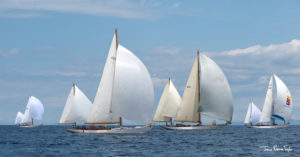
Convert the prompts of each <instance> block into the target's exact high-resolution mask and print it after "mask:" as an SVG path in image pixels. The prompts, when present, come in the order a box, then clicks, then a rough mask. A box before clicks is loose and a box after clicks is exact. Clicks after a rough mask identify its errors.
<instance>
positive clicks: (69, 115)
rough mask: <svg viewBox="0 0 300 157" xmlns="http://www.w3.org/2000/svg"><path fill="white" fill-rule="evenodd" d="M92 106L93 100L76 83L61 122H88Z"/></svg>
mask: <svg viewBox="0 0 300 157" xmlns="http://www.w3.org/2000/svg"><path fill="white" fill-rule="evenodd" d="M91 106H92V102H91V101H90V100H89V99H88V98H87V97H86V96H85V94H84V93H83V92H82V91H81V90H80V89H79V88H78V87H77V86H76V85H73V86H72V88H71V91H70V93H69V96H68V99H67V102H66V105H65V108H64V111H63V113H62V115H61V118H60V120H59V123H80V122H86V120H87V117H88V115H89V112H90V108H91Z"/></svg>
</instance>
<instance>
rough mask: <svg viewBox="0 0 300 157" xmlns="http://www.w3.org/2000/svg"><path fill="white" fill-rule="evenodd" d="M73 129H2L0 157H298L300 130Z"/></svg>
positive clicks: (298, 128)
mask: <svg viewBox="0 0 300 157" xmlns="http://www.w3.org/2000/svg"><path fill="white" fill-rule="evenodd" d="M68 127H70V126H55V125H52V126H51V125H49V126H47V125H44V126H40V127H36V128H20V127H17V126H5V125H2V126H0V156H8V157H11V156H22V157H24V156H169V157H171V156H180V157H181V156H220V157H221V156H222V157H223V156H276V157H277V156H298V157H299V156H300V126H290V127H288V128H280V129H253V128H245V127H244V126H227V127H220V128H218V129H216V130H200V131H199V130H198V131H171V130H165V129H163V128H161V127H159V126H155V127H153V128H152V130H150V131H149V132H148V133H146V134H140V135H103V134H76V133H69V132H67V131H66V129H67V128H68Z"/></svg>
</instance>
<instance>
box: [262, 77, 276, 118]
mask: <svg viewBox="0 0 300 157" xmlns="http://www.w3.org/2000/svg"><path fill="white" fill-rule="evenodd" d="M272 112H273V76H271V78H270V82H269V86H268V90H267V94H266V99H265V103H264V106H263V109H262V113H261V116H260V119H259V123H271V116H272Z"/></svg>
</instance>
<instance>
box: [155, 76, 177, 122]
mask: <svg viewBox="0 0 300 157" xmlns="http://www.w3.org/2000/svg"><path fill="white" fill-rule="evenodd" d="M180 102H181V97H180V95H179V93H178V91H177V90H176V88H175V86H174V84H173V82H172V81H171V79H169V80H168V82H167V84H166V86H165V88H164V91H163V93H162V95H161V97H160V100H159V104H158V107H157V109H156V113H155V115H154V118H153V121H154V122H166V125H167V123H168V122H170V123H171V124H170V125H172V118H174V117H175V116H176V113H177V110H178V106H179V104H180Z"/></svg>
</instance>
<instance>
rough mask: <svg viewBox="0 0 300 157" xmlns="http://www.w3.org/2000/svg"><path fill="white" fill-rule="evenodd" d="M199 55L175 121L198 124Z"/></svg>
mask: <svg viewBox="0 0 300 157" xmlns="http://www.w3.org/2000/svg"><path fill="white" fill-rule="evenodd" d="M199 91H200V89H199V55H197V57H196V59H195V61H194V64H193V67H192V70H191V73H190V76H189V78H188V81H187V84H186V87H185V89H184V93H183V96H182V100H181V103H180V105H179V107H178V111H177V115H176V118H175V121H177V122H199V120H200V117H199V116H200V115H199V112H198V107H199V100H200V97H199V96H200V94H199Z"/></svg>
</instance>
